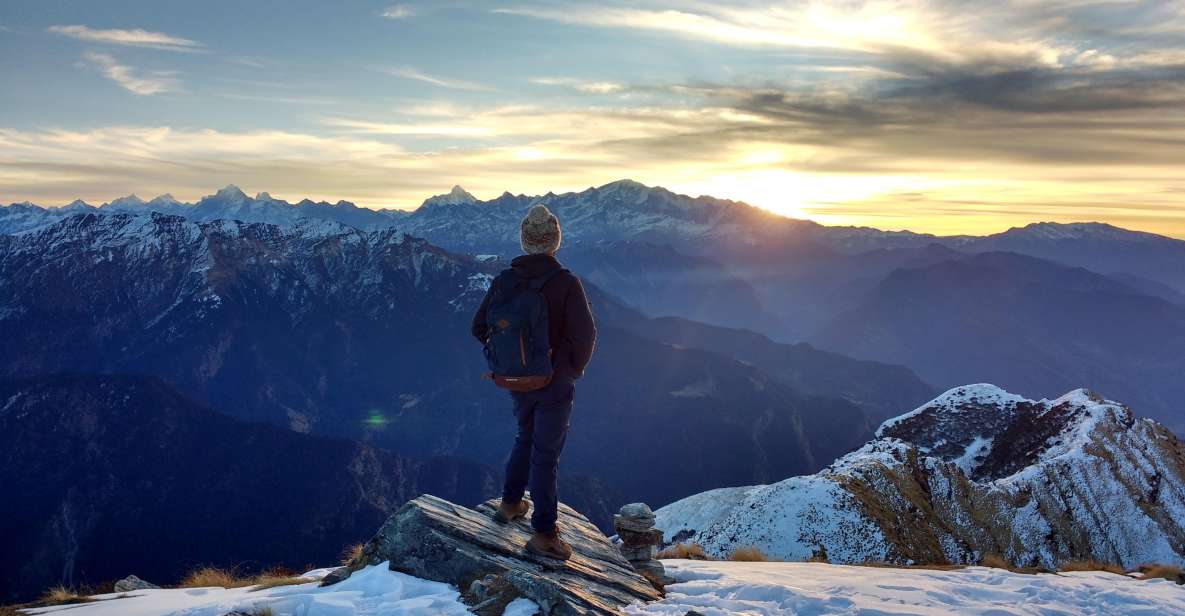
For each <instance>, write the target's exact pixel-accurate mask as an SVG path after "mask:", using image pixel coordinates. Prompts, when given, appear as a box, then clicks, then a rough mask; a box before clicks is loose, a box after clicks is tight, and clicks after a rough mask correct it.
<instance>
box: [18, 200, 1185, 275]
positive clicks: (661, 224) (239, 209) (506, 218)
mask: <svg viewBox="0 0 1185 616" xmlns="http://www.w3.org/2000/svg"><path fill="white" fill-rule="evenodd" d="M535 203H546V204H548V206H549V207H551V208H552V209H553V210H555V211H556V212H557V213H559V214H561V215H562V218H563V219H564V221H565V229H566V231H567V233H566V239H568V240H571V241H575V242H596V241H601V242H604V241H608V242H615V241H621V240H631V241H639V242H649V243H657V244H670V245H672V246H674V247H675V248H677V249H680V250H684V251H686V252H688V253H689V254H698V253H702V252H704V249H705V248H720V247H721V246H726V251H727V252H728V253H732V252H735V251H736V250H737V247H743V248H747V249H753V250H756V249H758V248H764V249H766V250H770V249H776V250H778V251H782V250H786V249H787V247H785V246H773V244H774V240H778V241H783V242H784V241H786V240H790V241H791V242H792V243H794V244H798V243H801V242H808V243H813V244H815V245H816V246H815V248H816V249H818V248H820V247H825V248H827V249H830V250H834V251H837V252H840V253H845V254H858V253H863V252H868V251H872V250H884V249H902V248H920V247H923V246H926V245H928V244H941V245H943V246H947V247H949V248H952V249H955V250H959V251H963V252H988V251H1010V252H1018V253H1021V254H1028V255H1031V256H1036V257H1041V258H1047V259H1052V260H1055V261H1062V262H1067V263H1069V264H1071V265H1080V266H1083V267H1088V268H1090V269H1093V270H1095V271H1098V272H1100V273H1103V274H1111V273H1115V272H1121V271H1130V273H1132V274H1134V275H1138V276H1143V277H1147V278H1150V279H1152V280H1159V281H1161V282H1165V283H1167V284H1170V285H1171V286H1173V287H1175V288H1177V289H1178V290H1179V291H1182V292H1185V273H1180V270H1181V269H1182V268H1180V267H1179V265H1180V264H1181V261H1179V260H1180V259H1185V240H1179V239H1174V238H1169V237H1165V236H1161V235H1156V234H1153V233H1147V232H1140V231H1129V230H1126V229H1121V228H1119V227H1115V226H1112V225H1108V224H1104V223H1097V222H1091V223H1051V222H1036V223H1031V224H1029V225H1026V226H1024V227H1014V228H1011V229H1008V230H1006V231H1003V232H1000V233H995V234H991V235H986V236H969V235H958V236H936V235H933V234H927V233H916V232H912V231H882V230H879V229H874V228H870V227H853V226H825V225H820V224H818V223H815V222H812V221H807V220H797V219H792V218H787V217H784V216H781V215H778V214H774V213H772V212H769V211H767V210H763V209H760V208H757V207H754V206H750V205H748V204H745V203H743V202H738V201H730V200H727V199H717V198H714V197H708V196H701V197H689V196H686V195H679V194H676V193H673V192H671V191H668V190H666V189H664V188H661V187H650V186H645V185H643V184H640V183H638V182H634V181H632V180H619V181H616V182H611V183H609V184H605V185H603V186H600V187H590V188H588V189H586V190H584V191H580V192H568V193H563V194H555V193H547V194H545V195H536V196H529V195H522V194H519V195H514V194H512V193H510V192H505V193H503V194H502V195H501V196H499V197H497V198H495V199H491V200H488V201H482V200H479V199H477V198H475V197H474V196H473V195H472V194H471V193H469V192H468V191H466V190H465V189H463V188H461V187H460V186H454V187H453V189H452V190H451V191H450V192H449V193H446V194H442V195H437V196H434V197H429V198H427V199H425V200H424V202H423V203H422V204H421V205H420V207H419V208H418V209H415V210H411V211H404V210H375V209H370V208H365V207H358V206H356V205H354V204H352V203H350V202H348V201H338V202H336V203H332V204H331V203H328V202H324V201H322V202H313V201H310V200H308V199H305V200H302V201H300V202H298V203H295V204H292V203H289V202H287V201H283V200H278V199H274V198H272V197H271V196H270V195H269V194H268V193H259V194H258V195H256V196H255V197H254V198H251V197H248V196H247V195H246V194H245V193H243V191H242V190H240V189H239V188H238V187H236V186H234V185H230V186H227V187H225V188H223V189H221V190H219V191H218V192H217V193H215V194H214V195H210V196H207V197H204V198H202V199H201V200H199V201H198V202H197V203H194V204H187V203H182V202H179V201H177V200H176V199H174V198H173V197H172V196H171V195H168V194H166V195H161V196H159V197H156V198H154V199H152V200H151V201H144V200H142V199H140V198H139V197H137V196H136V195H129V196H127V197H121V198H119V199H114V200H112V201H111V202H109V203H105V204H103V205H101V206H98V207H95V206H91V205H89V204H86V203H84V202H82V201H75V202H73V203H71V204H69V205H67V206H63V207H61V208H43V207H40V206H36V205H33V204H31V203H28V202H24V203H14V204H11V205H9V206H2V207H0V233H14V232H19V231H21V230H26V229H29V228H33V227H35V226H40V225H42V224H47V223H49V222H52V221H53V220H55V219H57V218H60V217H61V216H63V215H69V214H71V213H77V212H80V211H92V210H99V211H125V212H136V211H145V210H147V211H157V212H161V213H166V214H173V215H178V216H185V217H187V218H191V219H194V220H214V219H218V218H226V219H235V220H241V221H243V222H264V223H269V224H281V225H282V224H291V223H292V222H294V221H295V220H297V219H299V218H314V219H324V220H332V221H335V222H339V223H342V224H346V225H350V226H354V227H357V228H360V229H377V228H381V227H386V226H391V225H398V226H400V227H401V230H403V231H405V232H407V233H409V234H411V235H414V236H417V237H423V238H424V239H428V240H430V241H432V242H433V243H434V244H436V245H439V246H441V247H444V248H448V249H451V250H459V251H464V252H477V253H480V252H490V251H495V250H496V251H498V252H500V253H502V254H508V253H510V252H513V251H514V250H516V248H517V245H516V243H515V242H514V239H513V238H514V237H515V231H516V230H517V229H516V226H517V224H518V222H519V220H520V219H521V217H522V215H523V213H524V212H525V210H526V209H527V208H528V207H529V206H531V205H533V204H535ZM441 206H445V207H441ZM718 240H730V241H731V245H726V244H724V243H722V242H720V241H718ZM704 242H707V243H706V244H704ZM1118 249H1122V250H1118ZM777 254H781V253H780V252H779V253H777ZM1157 260H1161V261H1163V263H1162V264H1161V265H1160V266H1156V265H1153V263H1154V262H1155V261H1157Z"/></svg>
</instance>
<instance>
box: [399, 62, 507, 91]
mask: <svg viewBox="0 0 1185 616" xmlns="http://www.w3.org/2000/svg"><path fill="white" fill-rule="evenodd" d="M378 70H379V71H380V72H382V73H386V74H388V75H391V76H393V77H399V78H401V79H411V80H413V81H422V82H424V83H430V84H432V85H434V86H440V87H442V88H449V89H452V90H492V89H493V88H491V87H489V86H486V85H482V84H480V83H474V82H471V81H461V80H459V79H447V78H444V77H438V76H436V75H429V74H428V73H425V72H423V71H421V70H420V69H418V68H415V67H412V66H398V67H388V68H380V69H378Z"/></svg>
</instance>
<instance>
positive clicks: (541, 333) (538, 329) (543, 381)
mask: <svg viewBox="0 0 1185 616" xmlns="http://www.w3.org/2000/svg"><path fill="white" fill-rule="evenodd" d="M566 271H568V270H566V269H563V268H556V269H554V270H552V271H550V272H548V273H546V274H544V275H542V276H539V277H538V278H523V277H521V276H519V275H518V274H517V273H515V271H514V270H513V269H507V270H505V271H503V272H502V273H501V274H499V275H498V278H497V279H496V280H495V282H494V284H495V287H496V288H495V290H494V294H493V296H491V297H490V303H489V305H487V306H486V325H487V327H488V329H487V332H488V336H487V338H486V344H485V355H486V361H487V362H488V363H489V366H490V372H491V373H492V374H493V379H494V384H495V385H497V386H498V387H501V388H503V389H509V390H511V391H535V390H536V389H542V388H544V387H547V384H548V383H550V382H551V375H552V368H551V340H549V335H548V329H547V299H546V298H545V297H544V296H543V286H544V285H546V284H547V282H548V281H549V280H551V279H552V277H553V276H555V275H556V274H558V273H560V272H566Z"/></svg>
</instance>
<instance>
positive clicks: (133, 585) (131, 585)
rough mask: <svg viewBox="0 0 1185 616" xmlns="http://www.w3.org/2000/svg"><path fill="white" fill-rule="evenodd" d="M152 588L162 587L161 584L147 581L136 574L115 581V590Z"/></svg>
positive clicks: (125, 590) (129, 590) (128, 590)
mask: <svg viewBox="0 0 1185 616" xmlns="http://www.w3.org/2000/svg"><path fill="white" fill-rule="evenodd" d="M152 588H160V586H157V585H156V584H153V583H151V582H145V581H144V580H141V579H140V578H138V577H136V576H134V575H129V576H127V577H125V578H124V579H122V580H120V581H118V582H116V583H115V592H131V591H133V590H149V589H152Z"/></svg>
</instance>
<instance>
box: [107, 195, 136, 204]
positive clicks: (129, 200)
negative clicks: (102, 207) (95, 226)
mask: <svg viewBox="0 0 1185 616" xmlns="http://www.w3.org/2000/svg"><path fill="white" fill-rule="evenodd" d="M138 205H144V200H143V199H141V198H140V197H138V196H136V195H135V194H131V195H128V196H126V197H119V198H117V199H112V200H111V201H110V202H108V203H107V206H108V207H112V206H114V207H121V206H125V207H126V206H138Z"/></svg>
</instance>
